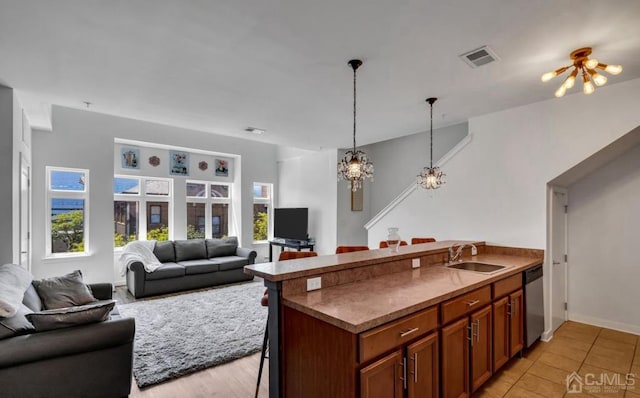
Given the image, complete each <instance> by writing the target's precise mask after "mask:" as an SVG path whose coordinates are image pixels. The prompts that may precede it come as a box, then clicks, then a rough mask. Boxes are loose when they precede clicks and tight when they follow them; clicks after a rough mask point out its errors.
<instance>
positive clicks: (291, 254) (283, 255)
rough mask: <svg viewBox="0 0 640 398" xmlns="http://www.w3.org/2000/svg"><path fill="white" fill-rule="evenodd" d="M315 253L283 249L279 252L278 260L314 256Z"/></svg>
mask: <svg viewBox="0 0 640 398" xmlns="http://www.w3.org/2000/svg"><path fill="white" fill-rule="evenodd" d="M317 255H318V253H316V252H294V251H283V252H280V257H278V261H284V260H293V259H296V258H305V257H316V256H317Z"/></svg>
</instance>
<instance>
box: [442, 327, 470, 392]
mask: <svg viewBox="0 0 640 398" xmlns="http://www.w3.org/2000/svg"><path fill="white" fill-rule="evenodd" d="M468 326H469V319H468V318H463V319H461V320H459V321H457V322H454V323H452V324H451V325H449V326H446V327H444V328H442V331H441V333H442V351H441V352H442V368H441V372H442V385H441V386H440V388H441V389H442V397H443V398H466V397H469V396H470V393H469V329H468Z"/></svg>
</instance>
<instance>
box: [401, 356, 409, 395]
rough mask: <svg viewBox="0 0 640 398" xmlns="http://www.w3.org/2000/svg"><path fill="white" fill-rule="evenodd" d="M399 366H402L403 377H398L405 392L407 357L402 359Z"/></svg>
mask: <svg viewBox="0 0 640 398" xmlns="http://www.w3.org/2000/svg"><path fill="white" fill-rule="evenodd" d="M400 366H402V376H404V377H400V380H402V385H403V386H404V389H405V390H406V389H407V357H403V358H402V362H400Z"/></svg>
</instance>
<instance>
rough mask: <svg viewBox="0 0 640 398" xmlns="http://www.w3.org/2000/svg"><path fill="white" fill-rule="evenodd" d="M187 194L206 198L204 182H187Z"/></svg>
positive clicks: (192, 196)
mask: <svg viewBox="0 0 640 398" xmlns="http://www.w3.org/2000/svg"><path fill="white" fill-rule="evenodd" d="M187 196H188V197H190V198H206V197H207V186H206V185H205V184H198V183H195V182H188V183H187Z"/></svg>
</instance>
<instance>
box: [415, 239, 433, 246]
mask: <svg viewBox="0 0 640 398" xmlns="http://www.w3.org/2000/svg"><path fill="white" fill-rule="evenodd" d="M435 241H436V238H411V244H412V245H417V244H418V243H431V242H435Z"/></svg>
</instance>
